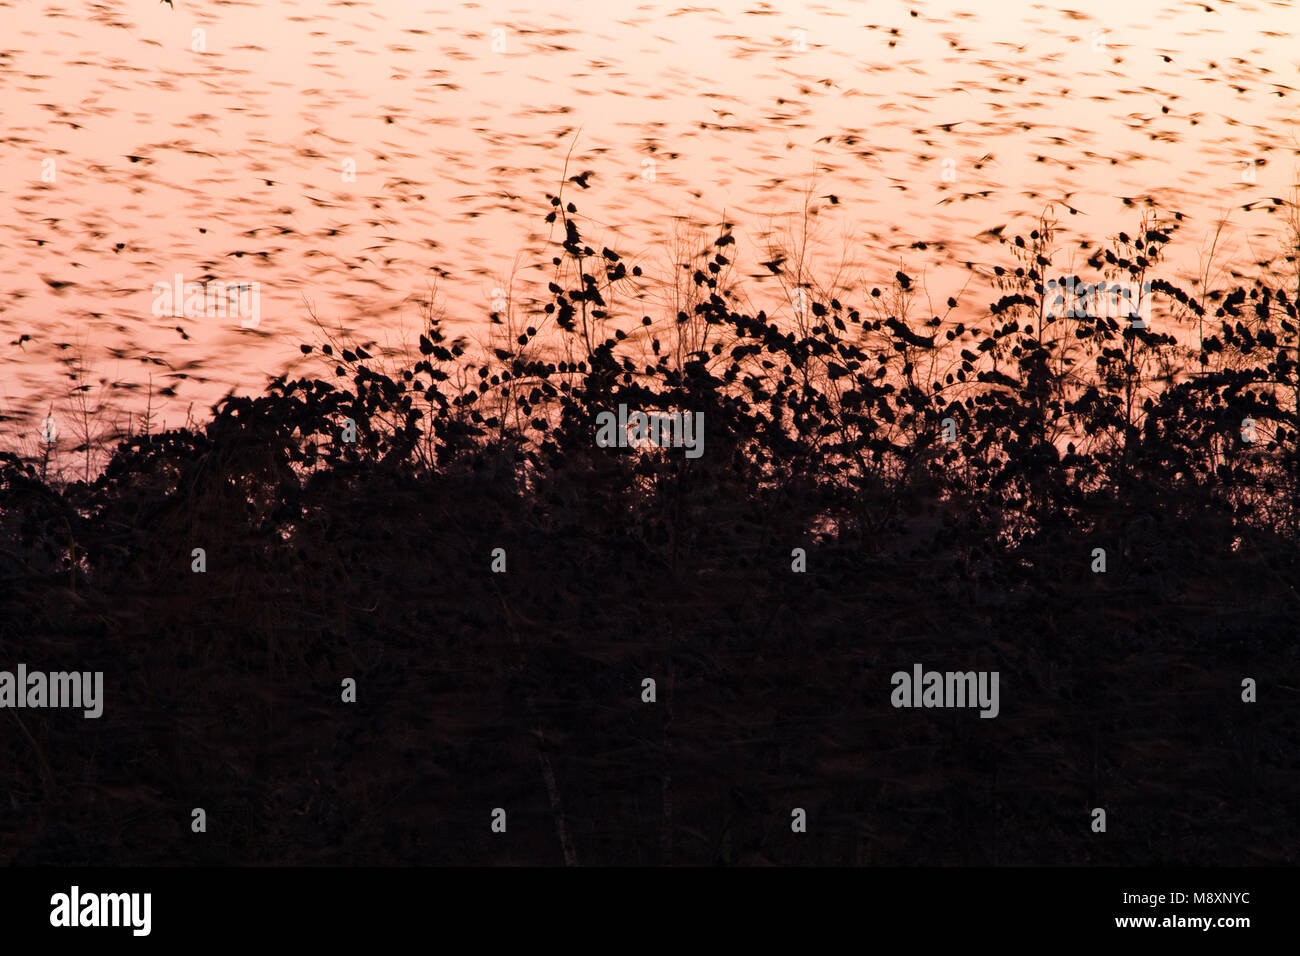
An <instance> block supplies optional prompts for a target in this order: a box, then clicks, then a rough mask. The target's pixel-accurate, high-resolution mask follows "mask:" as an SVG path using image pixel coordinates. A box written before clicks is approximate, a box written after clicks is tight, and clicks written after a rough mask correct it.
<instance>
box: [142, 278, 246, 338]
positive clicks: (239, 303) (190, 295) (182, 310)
mask: <svg viewBox="0 0 1300 956" xmlns="http://www.w3.org/2000/svg"><path fill="white" fill-rule="evenodd" d="M153 294H154V300H153V314H154V316H155V317H158V318H161V317H162V316H164V315H166V316H171V317H172V318H174V319H201V318H208V319H212V318H220V319H224V318H226V317H227V316H229V317H231V318H234V317H236V316H237V317H238V318H239V324H240V326H241V327H242V328H245V329H255V328H257V327H258V325H259V324H261V321H262V284H261V283H260V282H222V281H220V280H218V279H210V280H208V281H207V282H185V281H184V276H182V275H181V274H180V273H179V272H178V273H176V275H175V276H174V277H173V279H172V281H171V282H155V283H154V284H153Z"/></svg>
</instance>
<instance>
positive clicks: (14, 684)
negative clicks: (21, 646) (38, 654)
mask: <svg viewBox="0 0 1300 956" xmlns="http://www.w3.org/2000/svg"><path fill="white" fill-rule="evenodd" d="M0 707H32V708H39V707H80V708H83V710H84V714H83V716H85V717H86V718H87V719H93V718H96V717H98V716H99V715H100V714H102V713H103V712H104V672H103V671H94V672H93V673H92V672H91V671H54V672H53V673H48V674H47V673H46V672H44V671H30V672H29V671H28V670H27V665H26V664H19V665H18V672H17V673H16V674H15V673H14V672H13V671H0Z"/></svg>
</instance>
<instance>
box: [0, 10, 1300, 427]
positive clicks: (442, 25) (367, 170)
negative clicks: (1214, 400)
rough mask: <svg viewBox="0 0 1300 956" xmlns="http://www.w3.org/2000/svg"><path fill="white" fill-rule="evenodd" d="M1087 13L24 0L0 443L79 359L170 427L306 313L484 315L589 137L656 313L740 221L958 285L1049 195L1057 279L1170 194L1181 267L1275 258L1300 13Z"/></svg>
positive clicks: (270, 363)
mask: <svg viewBox="0 0 1300 956" xmlns="http://www.w3.org/2000/svg"><path fill="white" fill-rule="evenodd" d="M1086 7H1087V12H1083V11H1074V10H1071V9H1069V8H1068V6H1066V5H1043V4H1034V5H1031V6H1026V7H1024V8H1023V12H1021V13H1018V14H1017V15H1016V16H1014V17H1013V16H1011V15H1009V14H1007V13H1005V12H1003V10H1002V8H998V10H997V12H994V8H992V7H989V6H988V5H987V4H979V3H971V2H964V3H956V4H952V3H935V2H914V3H883V2H870V3H866V2H831V3H810V4H781V3H773V4H768V3H764V2H760V0H734V2H733V0H721V2H718V3H716V4H712V5H700V6H689V7H679V6H676V5H674V4H660V3H640V4H634V3H624V2H620V0H614V2H600V3H597V2H591V0H578V2H570V3H565V4H556V5H554V12H552V11H550V10H545V9H542V10H539V9H535V8H533V6H532V5H507V4H494V3H484V4H464V5H450V4H447V5H438V4H420V3H414V2H412V3H398V4H379V3H373V2H360V3H339V2H325V0H320V2H312V0H299V2H283V3H275V4H253V3H191V2H188V0H176V2H175V6H174V8H173V7H171V6H168V5H166V4H162V3H157V2H155V0H109V2H102V3H94V4H89V5H63V6H60V5H57V4H40V5H36V4H30V3H23V2H17V0H13V2H0V18H3V22H4V24H5V27H6V29H5V40H4V41H3V43H2V44H0V46H2V47H3V50H0V85H2V87H3V94H2V96H3V99H0V102H2V103H3V108H2V115H3V118H4V138H3V140H0V168H3V172H4V175H3V176H0V252H2V253H3V255H4V259H5V262H6V266H7V267H6V272H5V281H4V284H3V287H0V428H3V429H4V430H5V431H6V432H7V434H5V435H4V436H3V439H2V440H0V444H2V445H4V446H5V447H9V446H11V445H13V444H15V443H18V444H21V443H22V442H23V441H24V440H25V439H26V438H29V437H30V436H29V433H30V432H32V431H33V430H34V429H35V428H36V427H37V424H38V422H39V420H40V419H42V418H43V417H44V416H45V415H46V413H47V412H48V411H49V410H50V409H53V412H54V415H55V417H56V418H58V417H59V416H60V415H64V414H69V408H70V406H69V403H68V388H69V386H70V385H71V384H74V383H72V382H70V381H69V379H68V372H69V370H70V369H71V368H72V367H73V366H74V365H75V363H77V362H78V361H81V362H84V366H85V373H84V376H85V377H84V381H85V382H86V383H87V384H91V385H93V386H94V388H93V394H94V395H95V396H96V401H97V402H103V403H106V404H107V405H108V406H111V407H113V408H117V409H121V410H127V411H130V410H134V411H136V412H138V411H140V410H143V409H144V408H145V407H146V406H150V407H151V410H152V412H153V414H154V416H155V419H156V421H158V422H160V423H165V424H169V425H178V424H181V423H182V422H183V421H184V420H185V416H186V413H187V411H188V410H189V409H190V408H191V406H192V407H193V409H194V415H195V417H202V412H203V411H204V410H205V409H206V407H207V406H208V405H209V404H210V403H211V402H212V401H214V400H215V399H217V398H219V397H220V396H221V395H222V394H224V393H225V392H226V391H228V390H229V389H231V388H235V389H239V390H242V391H257V390H259V389H260V388H261V386H262V385H263V384H264V382H265V380H266V377H267V376H268V375H269V374H274V373H277V372H279V371H281V370H284V369H286V368H297V369H299V370H301V371H318V370H319V367H318V366H316V365H315V364H314V357H312V358H305V357H304V356H302V354H301V353H300V352H299V351H298V349H297V345H298V344H299V343H301V342H311V341H317V340H318V339H319V332H318V331H317V330H316V329H315V328H314V327H313V324H312V319H311V313H312V312H314V313H315V314H316V316H317V317H318V318H319V319H320V321H321V322H322V323H324V324H325V325H326V326H327V327H329V328H330V329H334V330H337V329H339V328H347V329H349V330H352V332H353V334H355V335H356V336H357V337H358V338H359V339H360V340H363V341H375V342H377V343H378V348H379V349H380V350H382V348H384V347H385V346H390V347H398V346H400V345H402V344H404V343H409V342H410V341H411V339H412V338H413V336H414V335H415V334H416V332H417V330H418V327H419V325H420V323H421V322H422V321H423V320H422V317H421V310H420V307H419V301H418V300H420V299H421V298H424V297H429V296H430V295H432V297H433V300H434V302H435V303H436V305H437V307H438V308H439V309H440V310H441V311H442V312H444V313H445V315H446V317H447V320H448V323H449V325H450V327H451V328H452V329H453V330H454V331H456V332H458V333H462V334H466V335H468V336H470V337H471V338H482V337H483V336H484V335H486V332H487V314H488V313H489V312H490V311H491V309H492V308H493V299H494V296H498V295H499V293H498V292H497V290H501V293H500V294H505V295H507V296H509V297H510V298H511V300H512V303H513V308H514V309H515V310H516V311H520V312H526V311H527V309H528V307H529V302H530V296H531V295H532V294H533V293H535V292H537V290H538V289H539V282H540V285H541V286H543V287H544V285H545V281H546V279H547V278H548V277H549V276H548V275H547V273H546V271H545V269H542V268H540V267H541V266H542V265H546V266H547V268H549V258H550V256H551V255H552V253H551V252H550V251H549V250H547V249H546V248H545V241H546V239H547V238H548V232H547V229H548V227H547V225H546V224H545V223H544V221H543V217H544V215H545V213H546V211H547V208H548V206H547V203H546V199H545V193H547V192H555V191H557V190H558V189H559V187H560V185H561V183H562V181H563V180H564V178H565V167H566V157H567V167H568V175H574V174H577V173H579V172H582V171H586V170H590V171H592V173H593V175H592V176H591V177H590V178H589V180H587V182H588V185H589V187H590V188H588V189H582V188H581V187H580V186H579V185H578V184H576V183H568V184H566V185H565V187H564V190H565V191H564V198H565V200H566V201H574V202H576V203H578V208H579V216H580V219H582V221H583V222H584V237H585V238H586V239H587V241H589V242H591V243H592V244H593V245H596V246H597V247H599V246H600V245H610V246H612V247H614V248H616V249H618V250H619V251H620V252H622V253H623V254H625V255H626V256H628V257H630V258H631V259H632V260H633V261H636V262H639V263H642V264H643V266H644V268H645V270H646V273H647V281H646V282H645V284H644V285H643V286H642V287H641V293H642V295H644V297H645V298H644V301H643V302H628V303H625V307H624V308H623V309H622V314H624V315H626V316H627V317H628V318H630V319H631V320H633V321H635V320H637V319H639V318H640V315H641V314H650V315H652V316H656V317H657V316H659V315H662V314H663V313H665V312H666V311H669V312H670V311H671V304H670V301H669V297H668V295H667V294H666V293H665V292H664V290H663V289H662V288H661V286H660V285H659V284H657V282H658V280H662V279H663V278H664V277H665V276H667V275H669V274H670V273H671V271H672V270H671V269H670V268H668V264H669V262H670V260H671V259H672V257H673V251H672V250H673V249H674V248H676V247H675V246H674V245H673V243H672V242H671V240H672V238H673V237H674V236H675V235H676V236H678V237H681V236H682V235H684V234H685V233H686V232H688V231H689V226H690V224H699V226H700V227H701V228H702V229H703V230H704V233H705V234H708V238H712V237H713V235H716V230H717V229H718V228H719V225H720V224H721V223H722V222H723V221H724V220H725V221H728V222H731V223H734V224H735V230H736V235H737V237H738V240H739V242H738V247H739V253H740V257H741V258H740V260H739V263H738V268H739V270H740V272H741V274H742V275H743V274H748V273H754V274H759V273H762V272H763V271H764V270H762V269H760V268H757V266H756V264H757V263H758V262H759V261H761V260H763V259H767V258H769V256H770V255H771V247H770V243H771V242H773V241H782V237H784V239H785V240H789V239H790V238H791V237H792V236H795V235H797V234H800V233H801V232H802V230H803V229H804V224H805V221H806V222H807V224H808V226H809V228H810V229H811V236H810V241H811V246H812V249H813V255H812V257H811V259H810V260H809V269H810V272H811V273H812V274H814V275H816V276H817V277H818V281H820V282H822V283H825V284H829V283H831V282H832V280H833V278H834V277H835V276H836V274H837V272H838V276H839V280H840V285H841V286H848V287H858V286H861V285H863V284H864V283H865V284H866V286H867V287H868V288H870V286H871V284H873V283H874V282H878V281H880V280H881V279H882V278H883V277H888V276H889V275H892V273H893V271H894V269H896V268H898V267H899V266H900V265H904V266H906V267H907V268H908V269H909V270H911V271H912V272H913V273H914V274H923V275H924V277H925V280H924V281H925V286H926V288H927V289H928V290H929V291H930V293H931V294H932V295H933V296H934V297H935V298H936V299H941V298H945V297H946V296H947V295H950V294H953V293H955V292H957V291H959V290H960V289H962V287H963V286H964V285H966V284H967V283H968V282H970V281H971V275H972V273H971V269H970V267H968V266H967V265H966V263H973V264H979V265H991V264H993V263H997V262H1002V263H1005V262H1006V261H1007V256H1006V251H1005V250H1004V249H1001V248H999V247H998V244H997V243H996V241H993V240H992V239H991V237H989V236H988V235H985V236H983V237H981V236H980V234H981V233H982V232H984V231H985V230H987V229H990V228H992V227H996V226H999V225H1004V224H1006V225H1008V233H1010V232H1011V231H1013V230H1014V229H1019V228H1022V227H1023V228H1025V229H1027V228H1028V225H1029V223H1030V220H1032V219H1036V218H1037V216H1038V215H1039V214H1040V213H1041V212H1042V211H1043V210H1044V208H1045V207H1046V205H1047V204H1048V203H1049V202H1055V203H1056V205H1055V214H1056V216H1057V218H1058V219H1059V220H1060V225H1061V226H1062V227H1063V228H1064V229H1066V230H1068V232H1066V233H1065V234H1064V235H1063V236H1062V238H1061V243H1060V246H1061V250H1062V251H1061V252H1060V254H1059V255H1058V257H1057V258H1056V259H1055V260H1054V263H1053V265H1054V268H1056V269H1060V270H1068V269H1070V268H1079V267H1080V264H1081V261H1082V259H1084V258H1086V255H1087V254H1086V253H1084V254H1083V255H1078V252H1077V247H1078V241H1079V240H1080V239H1087V240H1093V241H1097V240H1103V239H1105V238H1106V237H1107V236H1109V235H1112V234H1114V232H1116V231H1118V230H1120V229H1130V230H1132V229H1133V228H1135V226H1136V224H1137V221H1138V218H1139V215H1140V211H1141V198H1142V197H1147V196H1150V197H1153V198H1155V199H1156V200H1158V201H1159V202H1160V203H1161V205H1162V207H1163V208H1165V209H1166V210H1168V211H1171V212H1172V211H1174V210H1177V211H1180V212H1182V213H1184V214H1185V215H1186V216H1187V225H1186V227H1185V229H1184V231H1183V233H1182V234H1181V236H1180V241H1179V244H1178V245H1177V246H1176V247H1175V249H1174V250H1173V255H1174V256H1175V257H1176V261H1175V262H1174V263H1173V267H1174V270H1175V271H1182V272H1186V273H1189V274H1191V273H1196V272H1197V271H1198V270H1199V268H1200V265H1201V263H1202V262H1203V260H1204V255H1205V252H1206V251H1207V250H1208V248H1209V243H1210V241H1211V239H1212V237H1213V234H1214V230H1215V223H1216V221H1217V220H1219V219H1220V218H1221V217H1222V216H1223V215H1224V214H1225V213H1228V212H1230V213H1231V219H1230V224H1229V226H1228V228H1227V229H1226V231H1225V232H1224V234H1223V236H1222V238H1221V239H1220V245H1219V249H1218V260H1217V263H1216V264H1217V265H1220V266H1224V265H1234V266H1235V267H1237V268H1249V267H1252V264H1253V263H1255V262H1256V261H1262V260H1270V259H1272V258H1273V257H1275V256H1276V255H1277V253H1278V251H1279V250H1278V242H1279V236H1280V227H1281V225H1282V222H1281V220H1282V218H1283V215H1284V213H1285V210H1284V209H1279V208H1277V207H1276V205H1275V204H1273V203H1271V202H1270V199H1271V198H1272V197H1289V196H1290V189H1291V184H1292V183H1294V182H1295V180H1296V162H1297V159H1296V157H1297V151H1298V149H1300V139H1298V138H1297V133H1296V128H1295V125H1294V122H1293V117H1294V116H1295V115H1296V114H1295V110H1296V104H1297V99H1298V98H1300V93H1297V88H1300V68H1298V66H1297V63H1298V62H1300V54H1297V52H1296V51H1297V46H1296V44H1295V39H1294V37H1293V35H1292V30H1293V27H1295V26H1296V25H1297V21H1298V20H1300V14H1297V13H1296V12H1295V7H1294V6H1292V5H1291V4H1288V3H1225V2H1221V0H1212V2H1211V3H1210V4H1209V7H1210V8H1211V9H1210V10H1208V11H1207V9H1206V5H1205V4H1202V3H1182V2H1180V3H1167V4H1154V3H1153V4H1146V3H1144V4H1133V3H1126V2H1119V0H1105V2H1094V3H1090V4H1087V5H1086ZM195 31H201V32H200V33H196V32H195ZM570 150H571V151H572V152H571V155H569V153H570ZM51 161H52V162H51ZM352 164H355V181H353V180H352V179H351V178H349V176H348V171H349V170H351V169H352ZM1252 179H1253V181H1251V180H1252ZM831 196H834V200H832V199H830V198H828V197H831ZM1121 197H1129V198H1130V199H1136V200H1137V205H1136V206H1134V207H1131V208H1127V207H1125V206H1124V204H1123V202H1122V199H1121ZM1255 203H1261V204H1260V205H1252V204H1255ZM1244 205H1250V206H1251V208H1250V209H1243V208H1242V207H1243V206H1244ZM1070 208H1073V209H1075V210H1077V214H1072V213H1070V212H1069V209H1070ZM1270 208H1272V209H1273V210H1274V212H1273V213H1270V212H1269V211H1268V210H1269V209H1270ZM805 210H807V212H808V215H807V217H806V218H805ZM916 242H924V243H927V246H926V248H924V249H918V248H913V247H912V246H913V243H916ZM177 274H179V275H181V276H183V277H184V280H185V281H203V280H204V278H205V277H208V278H212V279H216V280H218V281H222V282H228V283H238V282H257V283H258V284H259V288H260V296H261V298H260V321H259V322H258V324H257V326H256V327H255V328H247V327H241V323H240V321H239V319H238V317H225V318H213V317H197V318H193V319H185V318H182V319H175V318H172V317H170V316H162V317H159V316H155V315H154V314H153V309H152V305H153V303H154V301H155V294H154V287H155V284H157V283H160V282H161V283H171V282H172V281H173V278H174V276H176V275H177ZM512 275H513V279H512ZM746 285H747V289H746V291H747V294H748V295H749V296H750V297H751V299H753V300H754V301H755V302H756V304H757V305H758V306H762V307H766V308H768V309H769V311H770V312H773V313H779V312H780V310H781V309H782V308H786V307H788V301H787V297H786V294H785V293H784V292H783V290H782V288H781V286H780V284H779V282H777V281H773V280H772V279H770V278H769V279H766V280H753V281H749V282H747V283H746ZM985 305H987V302H986V301H984V300H983V299H982V298H981V299H979V300H978V301H977V300H972V301H970V302H969V303H967V302H966V301H965V300H963V308H967V307H968V308H969V309H970V310H972V314H978V311H979V310H980V309H982V308H983V307H984V306H985ZM178 326H179V328H178ZM24 335H27V336H30V339H25V340H23V339H21V337H22V336H24ZM295 363H296V364H295ZM164 390H166V391H164Z"/></svg>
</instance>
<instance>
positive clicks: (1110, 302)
mask: <svg viewBox="0 0 1300 956" xmlns="http://www.w3.org/2000/svg"><path fill="white" fill-rule="evenodd" d="M1052 292H1056V296H1055V297H1054V298H1051V299H1046V300H1045V302H1046V306H1047V316H1048V317H1049V318H1058V317H1060V318H1066V319H1081V318H1084V317H1087V316H1091V317H1094V318H1105V319H1125V320H1127V321H1128V322H1130V323H1131V324H1132V326H1133V328H1135V329H1145V328H1146V327H1147V325H1148V323H1149V322H1150V319H1151V282H1150V281H1146V282H1143V283H1142V284H1141V285H1139V284H1137V283H1135V282H1105V281H1102V282H1079V281H1077V280H1076V279H1075V277H1074V276H1069V277H1068V278H1065V279H1061V280H1057V279H1048V280H1047V283H1046V284H1045V286H1044V293H1045V294H1049V295H1050V293H1052ZM1062 307H1064V308H1062Z"/></svg>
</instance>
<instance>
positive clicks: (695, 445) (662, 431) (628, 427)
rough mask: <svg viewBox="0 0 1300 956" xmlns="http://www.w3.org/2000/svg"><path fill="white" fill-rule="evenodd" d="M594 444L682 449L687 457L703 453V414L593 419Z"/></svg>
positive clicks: (622, 410) (622, 413)
mask: <svg viewBox="0 0 1300 956" xmlns="http://www.w3.org/2000/svg"><path fill="white" fill-rule="evenodd" d="M596 444H597V445H599V446H600V447H601V448H649V447H655V448H685V449H686V457H687V458H699V457H700V456H701V455H703V454H704V413H703V412H632V413H631V414H629V413H628V410H627V406H626V405H619V406H618V414H617V415H615V414H614V413H613V412H608V411H606V412H601V413H600V414H598V415H597V416H596Z"/></svg>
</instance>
